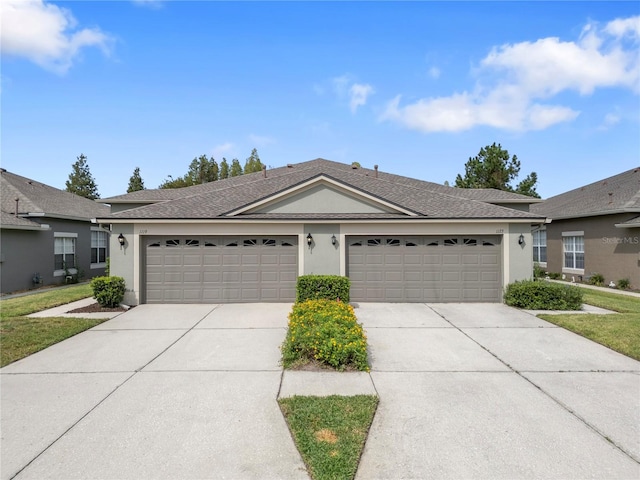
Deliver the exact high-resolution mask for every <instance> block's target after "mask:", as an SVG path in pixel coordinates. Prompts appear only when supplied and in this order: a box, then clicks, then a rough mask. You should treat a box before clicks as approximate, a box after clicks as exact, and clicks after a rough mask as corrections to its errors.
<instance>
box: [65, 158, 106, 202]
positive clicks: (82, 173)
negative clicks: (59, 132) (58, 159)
mask: <svg viewBox="0 0 640 480" xmlns="http://www.w3.org/2000/svg"><path fill="white" fill-rule="evenodd" d="M71 169H72V170H71V173H70V174H69V180H67V181H66V182H65V185H66V187H67V188H66V190H67V192H71V193H75V194H76V195H80V196H81V197H85V198H88V199H90V200H95V199H97V198H100V195H99V194H98V186H97V185H96V182H95V180H94V179H93V176H92V175H91V172H90V171H89V165H88V164H87V157H85V156H84V155H83V154H82V153H81V154H80V156H79V157H77V160H76V162H75V163H74V164H73V165H72V166H71Z"/></svg>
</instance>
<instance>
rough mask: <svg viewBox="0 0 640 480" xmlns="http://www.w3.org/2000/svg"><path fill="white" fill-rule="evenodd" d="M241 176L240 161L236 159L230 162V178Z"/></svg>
mask: <svg viewBox="0 0 640 480" xmlns="http://www.w3.org/2000/svg"><path fill="white" fill-rule="evenodd" d="M240 175H242V167H241V166H240V161H239V160H238V159H237V158H234V159H233V160H232V161H231V168H230V169H229V176H230V177H237V176H240Z"/></svg>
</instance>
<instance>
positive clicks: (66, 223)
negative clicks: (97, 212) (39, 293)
mask: <svg viewBox="0 0 640 480" xmlns="http://www.w3.org/2000/svg"><path fill="white" fill-rule="evenodd" d="M38 221H40V222H41V223H43V224H47V225H49V230H44V229H43V230H39V231H34V230H9V229H2V233H1V236H0V238H1V241H0V243H1V246H0V251H1V253H2V260H3V261H2V262H0V277H1V283H2V293H9V292H14V291H16V290H26V289H31V288H34V287H36V285H34V283H33V280H32V279H33V276H34V274H35V273H36V272H37V273H39V274H40V277H41V278H42V283H41V284H40V285H37V286H38V287H39V286H45V285H56V284H61V283H64V281H65V278H64V275H62V273H61V272H58V275H54V274H55V269H54V265H55V263H54V237H55V233H56V232H57V233H71V234H77V235H78V236H77V237H76V265H77V267H78V269H79V271H80V274H81V276H82V277H83V278H84V279H85V280H86V279H90V278H93V277H95V276H98V275H104V268H91V224H90V223H88V222H79V221H73V220H60V219H51V218H40V219H38ZM108 255H109V253H108V252H107V256H108Z"/></svg>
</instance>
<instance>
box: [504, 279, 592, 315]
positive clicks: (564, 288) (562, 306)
mask: <svg viewBox="0 0 640 480" xmlns="http://www.w3.org/2000/svg"><path fill="white" fill-rule="evenodd" d="M504 302H505V303H506V304H507V305H510V306H512V307H517V308H526V309H528V310H580V308H581V307H582V291H581V290H580V289H579V288H578V287H575V286H572V285H562V284H558V283H551V282H544V281H533V280H523V281H521V282H515V283H511V284H509V285H507V289H506V292H505V294H504Z"/></svg>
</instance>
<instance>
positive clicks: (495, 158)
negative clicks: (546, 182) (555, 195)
mask: <svg viewBox="0 0 640 480" xmlns="http://www.w3.org/2000/svg"><path fill="white" fill-rule="evenodd" d="M464 169H465V174H464V177H462V176H461V175H460V174H458V176H457V177H456V183H455V186H456V187H460V188H495V189H498V190H504V191H507V192H514V193H520V194H522V195H528V196H530V197H535V198H540V195H538V193H537V192H536V188H535V186H536V183H538V175H537V174H536V173H535V172H532V173H531V174H529V175H527V177H526V178H525V179H524V180H522V181H521V182H520V183H518V184H517V185H516V187H515V188H514V187H513V186H512V185H511V182H512V181H513V180H515V179H516V178H517V177H518V174H519V173H520V161H519V160H518V157H516V156H515V155H513V156H512V157H509V152H508V151H507V150H505V149H503V148H502V146H501V145H500V144H497V145H496V143H495V142H494V143H493V144H492V145H487V146H486V147H483V148H481V149H480V152H479V153H478V155H476V156H475V157H473V158H469V161H468V162H467V163H466V164H465V166H464Z"/></svg>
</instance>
